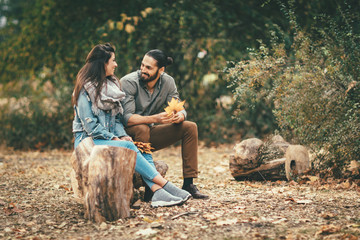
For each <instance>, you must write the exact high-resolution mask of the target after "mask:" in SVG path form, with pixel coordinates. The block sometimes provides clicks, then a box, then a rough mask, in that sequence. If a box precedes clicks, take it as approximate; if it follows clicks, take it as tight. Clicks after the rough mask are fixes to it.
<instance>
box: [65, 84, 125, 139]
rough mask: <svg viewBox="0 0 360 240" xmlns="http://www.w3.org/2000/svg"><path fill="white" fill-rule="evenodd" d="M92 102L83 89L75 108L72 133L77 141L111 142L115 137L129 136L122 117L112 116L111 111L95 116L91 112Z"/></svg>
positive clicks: (100, 112) (118, 115)
mask: <svg viewBox="0 0 360 240" xmlns="http://www.w3.org/2000/svg"><path fill="white" fill-rule="evenodd" d="M91 106H92V102H91V100H90V97H89V95H88V93H87V92H86V91H85V90H84V89H82V90H81V91H80V94H79V98H78V101H77V106H76V105H75V106H74V109H75V117H74V121H73V125H72V129H73V130H72V131H73V133H74V136H75V139H77V138H80V139H78V140H79V141H81V140H83V139H84V138H86V137H92V138H93V139H105V140H110V139H112V138H113V137H119V138H120V137H123V136H128V135H127V134H126V132H125V129H124V125H123V124H122V123H121V122H122V115H120V114H117V115H116V116H111V110H110V111H104V110H101V109H100V111H99V114H98V115H95V114H94V113H93V111H92V110H91Z"/></svg>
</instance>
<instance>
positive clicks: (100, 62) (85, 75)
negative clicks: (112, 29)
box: [71, 43, 117, 105]
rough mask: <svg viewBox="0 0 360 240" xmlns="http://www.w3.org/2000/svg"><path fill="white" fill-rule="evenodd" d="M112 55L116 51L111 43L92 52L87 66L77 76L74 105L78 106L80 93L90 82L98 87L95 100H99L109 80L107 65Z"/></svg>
mask: <svg viewBox="0 0 360 240" xmlns="http://www.w3.org/2000/svg"><path fill="white" fill-rule="evenodd" d="M111 53H115V49H114V47H113V46H111V44H110V43H105V44H98V45H96V46H95V47H94V48H93V49H92V50H91V51H90V53H89V54H88V56H87V57H86V63H85V65H84V66H83V67H82V68H81V69H80V71H79V72H78V74H77V76H76V83H75V87H74V91H73V94H72V98H71V102H72V104H73V105H76V104H77V99H78V97H79V94H80V91H81V89H82V88H83V87H84V84H85V83H86V82H88V81H91V82H93V83H94V85H95V86H96V94H95V99H97V98H98V96H99V94H100V91H101V89H102V87H103V85H104V83H105V81H106V79H107V78H106V71H105V64H106V63H107V62H108V61H109V59H110V58H111ZM110 78H114V79H116V77H115V76H111V77H110ZM116 80H117V79H116Z"/></svg>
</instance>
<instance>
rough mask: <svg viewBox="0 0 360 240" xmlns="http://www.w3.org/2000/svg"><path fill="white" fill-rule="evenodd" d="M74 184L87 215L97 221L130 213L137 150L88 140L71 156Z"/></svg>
mask: <svg viewBox="0 0 360 240" xmlns="http://www.w3.org/2000/svg"><path fill="white" fill-rule="evenodd" d="M71 162H72V166H73V170H74V172H73V174H72V175H74V173H75V179H74V177H72V186H73V189H74V193H75V195H77V196H78V197H79V198H82V199H83V203H84V205H85V208H86V213H85V217H86V218H88V219H90V220H92V221H95V222H103V221H105V220H107V221H114V220H117V219H119V218H125V217H129V216H130V201H131V197H132V194H133V175H134V171H135V164H136V153H135V152H134V151H132V150H130V149H127V148H122V147H112V146H105V145H94V143H93V141H92V139H91V138H87V139H84V140H83V141H82V142H81V143H80V144H79V146H78V147H77V148H76V149H75V151H74V154H73V155H72V158H71Z"/></svg>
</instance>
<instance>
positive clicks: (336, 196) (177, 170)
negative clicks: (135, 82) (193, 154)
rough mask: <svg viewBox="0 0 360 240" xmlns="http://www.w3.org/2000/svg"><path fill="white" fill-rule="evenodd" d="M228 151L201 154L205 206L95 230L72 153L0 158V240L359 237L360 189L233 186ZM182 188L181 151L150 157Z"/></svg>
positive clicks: (145, 206)
mask: <svg viewBox="0 0 360 240" xmlns="http://www.w3.org/2000/svg"><path fill="white" fill-rule="evenodd" d="M230 154H232V146H221V147H216V148H215V147H214V148H206V147H201V148H200V149H199V167H200V170H201V173H200V177H199V178H198V179H196V182H195V183H196V184H197V186H198V187H199V188H200V189H201V191H202V192H204V193H206V194H208V195H210V199H209V200H194V199H191V200H189V201H188V202H187V203H185V204H184V205H182V206H176V207H171V208H158V209H153V208H151V207H150V204H149V203H141V208H140V209H138V210H135V209H132V210H131V217H130V218H128V219H122V220H118V221H116V222H106V223H102V224H95V223H91V222H88V221H87V220H86V219H84V207H83V206H82V205H81V204H79V203H77V202H76V201H75V200H74V199H73V197H72V194H73V193H72V191H71V185H70V178H69V172H70V168H71V167H70V162H69V159H70V156H71V152H64V151H50V152H11V151H8V150H6V151H3V152H2V153H0V211H1V213H0V238H1V239H104V238H105V239H358V238H360V197H359V196H360V191H359V187H358V185H357V184H354V183H351V182H341V183H340V182H337V181H330V182H329V183H326V182H320V180H317V179H316V178H309V181H307V182H306V183H301V184H299V183H295V182H286V181H277V182H270V181H264V182H251V181H235V180H234V179H233V178H232V176H231V175H230V172H229V170H228V169H229V167H228V165H229V156H230ZM154 158H155V160H163V161H165V162H166V163H167V164H168V165H169V167H170V169H169V170H168V173H167V178H168V179H169V180H171V181H172V182H174V183H175V184H176V185H178V186H181V184H182V178H181V160H180V148H179V147H172V148H168V149H165V150H161V151H159V152H156V153H155V154H154Z"/></svg>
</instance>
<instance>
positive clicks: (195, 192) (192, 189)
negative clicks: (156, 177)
mask: <svg viewBox="0 0 360 240" xmlns="http://www.w3.org/2000/svg"><path fill="white" fill-rule="evenodd" d="M182 189H184V190H185V191H188V192H189V193H190V194H191V196H192V197H193V198H196V199H208V198H209V196H208V195H205V194H202V193H201V192H200V191H199V189H197V187H196V186H195V185H194V184H189V185H186V186H183V187H182Z"/></svg>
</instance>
